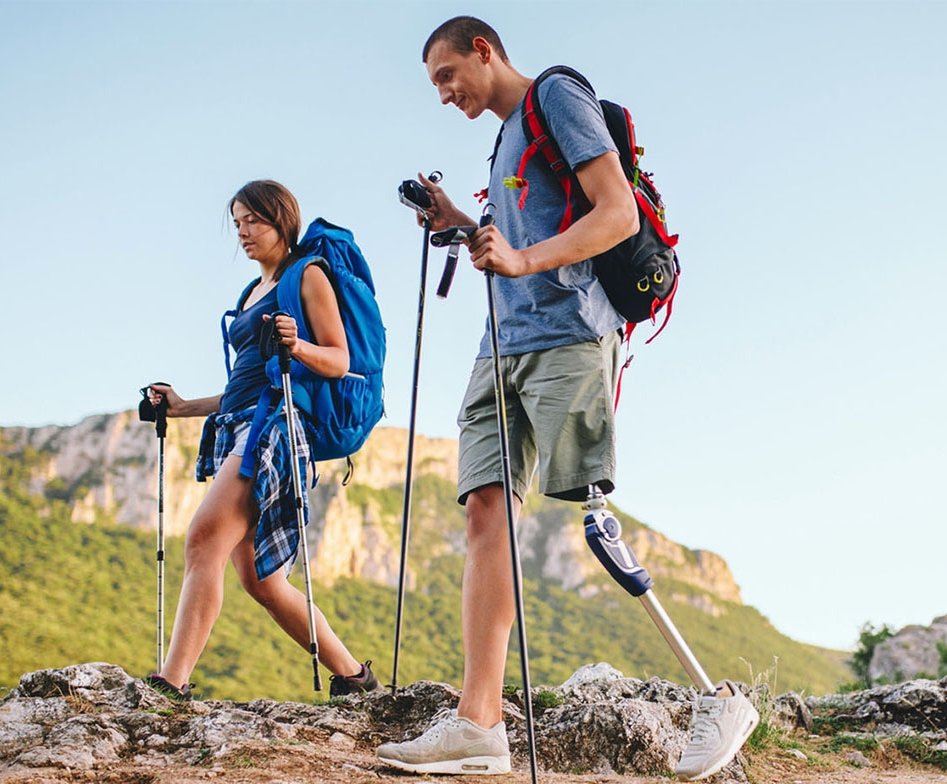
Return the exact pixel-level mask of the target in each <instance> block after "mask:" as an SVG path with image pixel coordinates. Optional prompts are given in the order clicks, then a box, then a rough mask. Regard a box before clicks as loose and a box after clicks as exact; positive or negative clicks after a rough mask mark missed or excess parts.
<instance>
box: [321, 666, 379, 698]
mask: <svg viewBox="0 0 947 784" xmlns="http://www.w3.org/2000/svg"><path fill="white" fill-rule="evenodd" d="M377 688H378V678H376V677H375V673H373V672H372V660H371V659H369V660H368V661H367V662H365V663H364V664H363V665H362V671H361V672H360V673H359V674H358V675H333V676H332V677H331V678H329V696H330V697H344V696H345V695H346V694H361V693H362V692H366V691H375V689H377Z"/></svg>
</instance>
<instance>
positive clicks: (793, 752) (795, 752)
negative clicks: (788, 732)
mask: <svg viewBox="0 0 947 784" xmlns="http://www.w3.org/2000/svg"><path fill="white" fill-rule="evenodd" d="M786 754H788V755H789V756H790V757H795V758H796V759H797V760H802V761H803V762H807V761H808V759H809V758H808V757H807V756H806V755H805V753H804V752H802V751H800V750H799V749H787V750H786Z"/></svg>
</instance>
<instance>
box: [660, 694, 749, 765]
mask: <svg viewBox="0 0 947 784" xmlns="http://www.w3.org/2000/svg"><path fill="white" fill-rule="evenodd" d="M717 688H718V691H723V692H726V691H727V690H729V691H730V693H731V696H729V697H716V696H707V695H704V696H702V697H700V699H699V700H698V701H697V709H696V710H695V711H694V716H693V718H692V719H691V726H690V740H689V741H688V744H687V748H686V749H684V755H683V756H682V757H681V761H680V762H679V763H678V765H677V770H676V771H675V772H676V773H677V775H678V776H680V777H681V778H684V779H687V780H688V781H696V780H697V779H703V778H707V777H708V776H712V775H713V774H714V773H716V772H717V771H719V770H720V769H721V768H722V767H723V766H724V765H726V764H727V763H728V762H730V760H732V759H733V758H734V757H735V756H736V754H737V752H738V751H739V750H740V747H741V746H742V745H743V744H744V743H746V740H747V738H749V737H750V734H751V733H752V732H753V729H754V727H756V725H757V724H758V723H759V721H760V714H759V713H757V712H756V708H754V707H753V706H752V705H751V704H750V701H749V700H748V699H747V698H746V697H744V696H743V694H742V693H741V692H740V690H739V688H737V685H736V684H735V683H733V682H732V681H724V682H723V684H722V685H721V686H718V687H717Z"/></svg>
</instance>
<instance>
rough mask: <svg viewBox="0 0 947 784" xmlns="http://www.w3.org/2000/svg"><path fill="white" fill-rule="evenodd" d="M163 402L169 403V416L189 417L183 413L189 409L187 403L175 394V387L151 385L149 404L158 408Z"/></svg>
mask: <svg viewBox="0 0 947 784" xmlns="http://www.w3.org/2000/svg"><path fill="white" fill-rule="evenodd" d="M162 400H167V401H168V408H167V416H169V417H179V416H187V414H184V413H182V412H183V411H184V409H185V408H186V407H187V401H186V400H185V399H184V398H183V397H181V396H180V395H179V394H178V393H177V392H175V391H174V389H173V387H171V386H170V385H169V384H149V385H148V402H149V403H151V405H153V406H154V407H155V408H157V407H158V406H159V405H160V404H161V401H162Z"/></svg>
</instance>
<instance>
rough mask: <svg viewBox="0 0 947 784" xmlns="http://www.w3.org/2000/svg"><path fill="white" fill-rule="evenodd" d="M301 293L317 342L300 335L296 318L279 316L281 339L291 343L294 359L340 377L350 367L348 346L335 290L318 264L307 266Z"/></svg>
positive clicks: (324, 374) (318, 370) (315, 370)
mask: <svg viewBox="0 0 947 784" xmlns="http://www.w3.org/2000/svg"><path fill="white" fill-rule="evenodd" d="M301 294H302V302H303V309H304V310H305V311H306V319H307V320H308V321H309V325H310V326H311V327H312V332H313V338H314V339H315V341H316V342H315V343H310V342H309V341H306V340H302V339H300V338H299V336H298V335H297V330H296V321H295V319H293V318H292V317H290V316H277V317H276V331H277V332H279V335H280V342H282V343H283V344H284V345H286V346H289V353H290V354H291V355H292V357H293V359H296V360H298V361H299V362H302V363H303V364H304V365H305V366H306V367H308V368H309V369H310V370H311V371H312V372H313V373H318V374H319V375H320V376H325V377H326V378H341V377H342V376H344V375H345V374H346V373H347V372H348V369H349V347H348V342H347V341H346V339H345V328H344V327H343V326H342V316H341V315H340V314H339V303H338V301H337V300H336V298H335V291H334V290H333V288H332V284H331V283H329V279H328V278H327V277H326V274H325V272H323V270H322V269H321V268H320V267H319V266H317V265H315V264H310V265H309V266H308V267H306V269H305V271H304V272H303V278H302V291H301ZM264 318H269V316H264Z"/></svg>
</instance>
